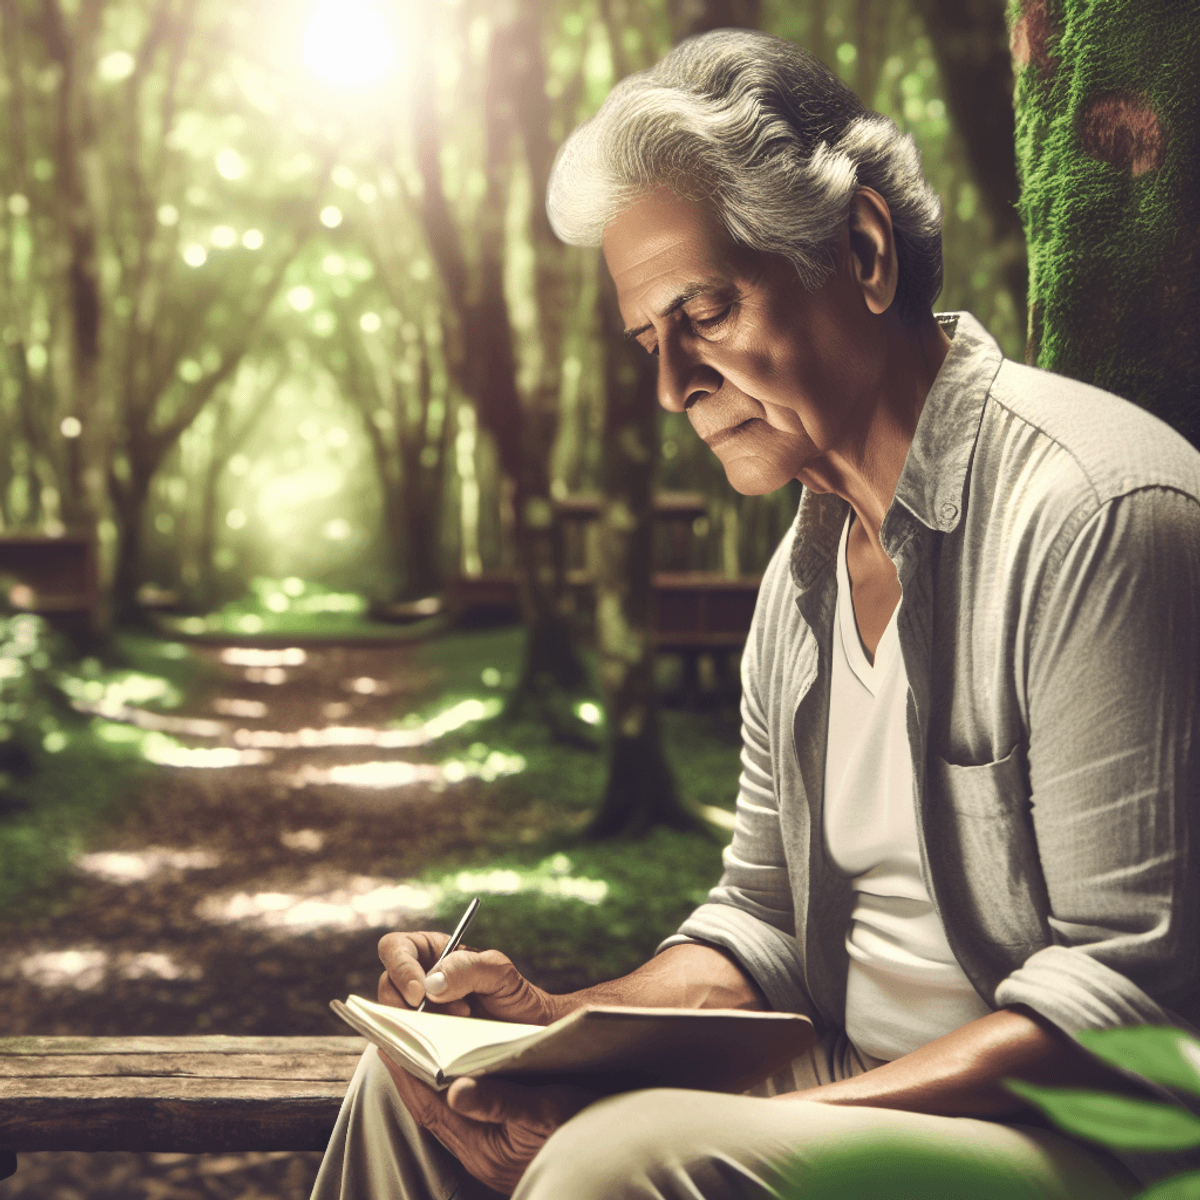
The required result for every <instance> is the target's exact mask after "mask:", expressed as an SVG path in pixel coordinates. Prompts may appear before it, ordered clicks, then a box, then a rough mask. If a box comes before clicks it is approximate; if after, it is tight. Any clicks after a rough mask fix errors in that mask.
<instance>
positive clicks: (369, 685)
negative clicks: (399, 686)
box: [342, 675, 392, 696]
mask: <svg viewBox="0 0 1200 1200" xmlns="http://www.w3.org/2000/svg"><path fill="white" fill-rule="evenodd" d="M342 687H343V688H345V689H346V691H348V692H354V693H355V694H356V695H359V696H386V695H387V694H388V692H390V691H391V690H392V688H391V685H390V684H388V683H386V682H385V681H384V680H382V679H372V678H371V677H370V676H369V675H360V676H359V677H358V678H357V679H343V680H342Z"/></svg>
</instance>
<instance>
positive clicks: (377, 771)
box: [0, 646, 544, 1200]
mask: <svg viewBox="0 0 1200 1200" xmlns="http://www.w3.org/2000/svg"><path fill="white" fill-rule="evenodd" d="M199 653H201V654H202V655H204V656H206V657H207V658H209V659H210V660H211V661H212V662H213V663H214V665H215V666H216V667H217V669H218V671H219V673H220V678H219V686H214V687H212V688H210V689H205V690H203V691H202V692H201V693H199V694H197V695H196V696H194V697H192V698H191V699H190V706H189V709H188V712H187V713H185V714H179V715H182V716H185V717H191V718H194V719H197V720H201V721H209V722H211V721H216V722H219V723H220V728H221V732H220V733H219V734H218V735H217V736H215V737H214V736H213V728H215V727H212V728H207V732H206V735H205V736H194V737H190V738H189V737H187V736H181V738H180V740H181V741H183V742H184V743H185V744H190V745H193V746H195V747H205V746H207V747H210V748H211V747H214V746H219V747H222V748H223V749H224V750H225V754H224V759H225V760H229V759H231V758H234V757H236V756H240V757H241V758H242V759H243V760H254V759H258V760H260V761H243V762H242V763H241V764H239V765H234V766H220V767H215V766H214V767H168V768H163V769H162V770H161V771H156V772H155V773H154V774H153V776H152V777H150V778H149V779H147V780H146V781H145V782H144V783H143V784H142V785H140V786H139V789H138V792H137V794H136V796H134V797H133V798H132V802H131V804H130V806H129V809H128V815H127V817H126V819H124V820H123V822H122V823H121V824H120V825H119V826H117V827H115V828H112V829H111V830H109V831H108V832H107V833H106V834H105V835H104V837H103V838H102V839H101V840H100V841H99V842H98V843H97V844H95V845H94V846H93V847H92V850H91V853H90V854H89V855H88V856H86V857H85V858H84V859H82V860H81V862H80V864H79V867H78V869H77V871H76V872H75V873H74V874H73V876H72V878H71V879H70V880H68V881H67V882H66V883H65V884H64V887H63V891H62V894H61V896H60V898H59V900H58V901H57V902H56V903H55V904H54V905H53V906H52V908H51V909H50V910H49V911H46V912H44V913H39V914H34V915H31V916H28V917H26V918H24V919H22V920H21V921H20V922H13V921H11V920H10V921H8V922H7V923H5V924H4V925H3V926H0V936H2V937H3V940H4V943H5V954H4V956H3V961H2V963H0V1011H3V1012H4V1013H5V1014H6V1020H5V1021H4V1026H5V1029H6V1032H7V1033H8V1034H10V1035H11V1034H76V1035H105V1034H108V1035H131V1034H139V1033H141V1034H187V1033H225V1034H319V1033H343V1032H345V1031H344V1030H343V1029H342V1028H341V1027H340V1025H339V1023H338V1022H337V1020H336V1018H334V1017H333V1016H332V1014H331V1013H330V1012H329V1010H328V1007H327V1006H328V1001H329V1000H330V998H331V997H334V996H344V995H345V994H346V993H347V992H350V991H355V992H359V993H362V994H365V995H374V989H375V981H376V979H377V977H378V967H377V965H376V959H375V944H376V942H377V941H378V938H379V935H380V933H381V932H383V931H384V930H385V929H387V928H406V927H408V928H419V927H423V926H427V925H428V924H429V900H428V897H427V896H425V895H423V893H422V891H421V888H420V886H419V884H418V877H419V876H420V875H421V874H422V872H423V871H424V870H425V867H426V864H428V863H429V862H431V861H436V860H438V859H443V858H445V857H446V856H453V857H456V858H457V857H460V856H461V857H464V858H466V857H470V856H478V855H480V854H486V850H487V847H488V846H489V845H490V846H495V845H502V844H504V843H506V842H508V841H510V840H511V839H512V838H513V837H514V836H516V835H517V833H518V831H519V830H520V829H521V828H522V827H525V826H526V825H528V824H530V823H531V822H532V823H534V824H536V823H538V822H539V821H542V820H544V814H542V813H539V812H538V811H537V806H536V803H535V802H533V801H529V802H528V803H527V804H526V802H525V801H518V800H513V799H510V800H508V801H500V802H498V801H497V799H496V791H495V790H494V789H488V788H486V785H483V784H481V783H479V782H478V781H477V780H472V779H466V780H463V781H461V782H454V783H453V784H452V785H447V783H446V782H445V781H444V780H442V779H439V778H438V775H437V771H436V768H435V767H434V766H433V765H432V764H433V763H434V762H435V760H436V755H435V753H434V752H433V750H432V749H431V748H428V747H426V748H422V747H421V746H419V745H417V746H396V745H394V744H392V745H387V744H385V745H380V744H378V742H379V740H380V738H379V737H377V736H376V735H377V734H382V733H383V731H384V730H385V729H386V727H387V726H388V724H389V722H392V721H393V720H394V718H396V717H397V715H400V714H403V713H404V712H405V711H414V710H415V709H416V708H417V707H418V706H420V705H422V704H427V703H428V702H429V701H430V699H431V698H432V697H433V696H435V695H436V689H437V684H438V680H437V678H436V677H435V676H434V675H433V674H432V673H431V672H430V671H428V670H423V669H421V668H418V667H417V666H416V665H415V663H414V654H413V650H412V648H411V647H407V646H396V647H386V648H375V647H372V648H361V647H360V648H353V649H352V648H345V647H342V648H320V649H308V650H307V651H306V652H305V653H304V655H303V661H302V662H301V661H298V660H299V659H300V657H301V656H300V654H299V653H297V652H296V651H292V652H291V656H290V658H288V659H286V660H284V659H282V658H280V657H279V656H277V657H276V658H271V657H270V655H269V654H268V655H267V656H266V657H264V656H263V653H262V652H259V653H258V655H257V656H256V655H255V654H251V655H249V656H247V655H245V654H244V653H243V654H241V655H240V656H239V655H238V654H236V653H235V654H233V655H232V656H231V655H230V654H229V653H228V651H226V652H225V654H224V658H225V659H229V658H230V657H232V658H233V659H234V661H233V662H229V661H222V651H221V649H220V648H206V649H204V650H202V651H199ZM197 728H198V729H199V728H200V727H199V726H198V727H197ZM339 730H341V731H345V730H359V731H363V732H361V733H344V732H341V733H339V732H336V731H339ZM301 731H309V732H307V733H302V732H301ZM405 736H408V735H397V734H396V733H392V734H390V735H385V736H384V737H383V739H382V740H383V741H384V742H385V743H386V742H387V741H388V740H389V739H390V741H391V742H392V743H394V742H396V741H397V740H404V737H405ZM355 739H358V741H359V742H360V743H361V744H356V745H345V744H343V745H337V744H322V743H337V742H339V741H341V742H346V741H353V740H355ZM372 739H374V741H375V743H376V744H371V740H372ZM408 740H410V741H414V740H418V738H417V734H413V735H412V736H409V737H408ZM235 751H236V755H235V754H234V752H235ZM214 757H218V758H219V757H220V756H214ZM368 764H371V765H368ZM406 764H407V765H406ZM397 780H400V781H401V782H400V784H399V785H396V781H397ZM406 780H407V782H405V781H406ZM364 782H365V783H367V784H370V783H372V782H373V783H376V784H378V783H380V782H384V783H390V786H383V787H380V786H363V784H364ZM318 1162H319V1155H305V1154H286V1155H263V1154H259V1155H223V1156H182V1155H162V1154H158V1155H155V1154H109V1155H85V1154H30V1155H23V1156H22V1157H21V1165H20V1169H19V1170H18V1173H17V1175H16V1176H14V1177H13V1178H11V1179H9V1180H7V1181H5V1182H0V1200H18V1198H20V1200H33V1198H34V1197H36V1198H37V1200H84V1198H86V1200H141V1198H143V1197H145V1198H146V1200H193V1198H197V1197H214V1198H215V1197H219V1198H221V1200H266V1198H268V1197H271V1198H278V1200H292V1198H293V1197H296V1198H300V1197H307V1195H308V1191H309V1188H310V1187H311V1181H312V1178H313V1176H314V1174H315V1171H316V1165H317V1163H318Z"/></svg>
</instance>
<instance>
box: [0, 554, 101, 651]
mask: <svg viewBox="0 0 1200 1200" xmlns="http://www.w3.org/2000/svg"><path fill="white" fill-rule="evenodd" d="M0 578H3V579H5V580H6V581H7V585H6V587H5V592H6V595H5V597H4V598H5V599H6V600H7V601H8V603H9V604H10V605H11V606H12V607H13V608H15V609H19V610H21V611H24V612H31V613H36V614H37V615H38V616H40V617H45V618H46V620H47V621H49V622H50V623H51V624H52V625H54V626H55V627H57V628H59V629H61V630H62V631H63V632H64V633H67V634H69V635H71V636H73V637H86V635H88V634H89V633H91V632H92V631H93V630H94V629H95V626H96V619H97V615H98V613H99V609H100V586H99V579H98V576H97V573H96V548H95V544H94V542H93V540H92V539H91V538H90V537H82V536H70V535H69V536H64V537H46V536H44V535H41V534H6V535H5V536H3V537H0Z"/></svg>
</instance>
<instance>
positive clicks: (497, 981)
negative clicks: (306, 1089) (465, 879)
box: [378, 933, 556, 1025]
mask: <svg viewBox="0 0 1200 1200" xmlns="http://www.w3.org/2000/svg"><path fill="white" fill-rule="evenodd" d="M446 941H447V937H446V935H445V934H444V933H389V934H385V935H384V937H382V938H381V939H380V941H379V958H380V961H381V962H382V963H383V965H384V968H385V970H386V974H387V976H388V982H387V983H386V984H385V982H384V980H383V979H380V981H379V989H378V995H379V999H380V1003H381V1004H391V1005H393V1006H395V1007H405V1008H416V1007H417V1005H419V1004H420V1003H421V1001H422V1000H423V999H426V998H427V999H428V1001H429V1003H430V1004H435V1005H437V1006H438V1011H440V1012H445V1013H451V1014H453V1015H455V1016H468V1015H470V1014H471V1013H472V1012H474V1013H475V1015H479V1016H489V1017H493V1018H498V1019H500V1020H504V1021H521V1022H525V1023H527V1024H530V1025H548V1024H550V1022H551V1021H553V1020H554V1017H555V1015H556V1014H555V1013H554V1012H553V1011H551V1000H552V998H551V997H549V996H548V995H547V994H546V993H545V992H543V991H542V990H541V989H540V988H535V987H534V986H533V985H532V984H531V983H529V982H528V980H526V979H524V978H523V977H522V976H521V974H520V972H518V970H517V969H516V967H514V966H513V964H512V962H511V961H510V960H509V959H508V957H507V956H506V955H504V954H501V953H500V952H499V951H498V950H472V949H469V948H468V947H466V946H462V947H460V948H459V949H458V950H455V951H454V953H453V954H450V955H448V956H447V957H446V958H445V960H444V961H442V962H440V963H439V962H437V958H438V955H439V954H440V953H441V951H442V948H443V947H444V946H445V944H446ZM434 963H437V967H436V969H434ZM427 971H428V972H429V973H428V976H427V975H426V972H427ZM468 998H469V1002H468Z"/></svg>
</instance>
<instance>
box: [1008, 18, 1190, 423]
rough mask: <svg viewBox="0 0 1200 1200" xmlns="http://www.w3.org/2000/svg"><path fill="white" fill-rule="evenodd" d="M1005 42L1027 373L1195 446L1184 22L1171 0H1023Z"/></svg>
mask: <svg viewBox="0 0 1200 1200" xmlns="http://www.w3.org/2000/svg"><path fill="white" fill-rule="evenodd" d="M1012 16H1013V19H1014V20H1015V21H1017V22H1019V23H1020V24H1019V27H1018V29H1017V37H1016V39H1015V40H1016V44H1017V46H1018V47H1019V48H1022V49H1024V48H1026V47H1027V48H1028V49H1029V50H1030V54H1029V63H1028V65H1026V66H1025V67H1024V68H1023V69H1021V70H1019V72H1018V77H1017V85H1016V96H1015V104H1016V113H1017V133H1016V148H1017V158H1018V164H1019V167H1020V172H1021V176H1022V188H1023V191H1022V198H1021V205H1020V207H1021V212H1022V216H1023V218H1024V221H1025V225H1026V233H1027V237H1028V242H1029V267H1030V293H1029V295H1030V312H1031V316H1030V361H1033V362H1035V363H1036V364H1037V365H1038V366H1041V367H1045V368H1048V369H1050V370H1054V371H1058V372H1061V373H1063V374H1066V375H1070V376H1073V377H1075V378H1077V379H1082V380H1084V381H1086V382H1090V383H1095V384H1097V385H1098V386H1100V387H1104V388H1106V389H1108V390H1110V391H1114V392H1116V393H1118V394H1119V395H1123V396H1125V397H1126V398H1128V399H1131V400H1134V401H1135V402H1137V403H1139V404H1141V405H1142V406H1143V407H1145V408H1147V409H1149V410H1150V411H1151V412H1154V413H1156V414H1157V415H1158V416H1160V417H1162V418H1163V419H1164V420H1167V421H1168V422H1169V423H1170V424H1172V425H1174V426H1175V427H1176V428H1177V429H1179V430H1180V431H1181V432H1183V433H1184V434H1185V435H1186V436H1190V437H1192V438H1193V440H1195V435H1196V434H1197V433H1198V432H1200V423H1198V421H1197V417H1196V414H1195V411H1194V410H1195V408H1196V405H1197V400H1198V399H1200V397H1198V396H1197V387H1198V386H1200V354H1198V349H1200V315H1198V309H1200V305H1198V301H1200V270H1198V267H1200V245H1198V237H1200V228H1198V227H1200V197H1198V194H1197V184H1198V183H1200V166H1198V157H1200V156H1198V153H1197V150H1198V140H1200V97H1198V93H1197V89H1196V87H1195V86H1194V73H1195V64H1196V62H1197V59H1198V57H1200V14H1198V13H1197V10H1196V9H1195V8H1194V6H1193V7H1190V8H1189V7H1187V6H1184V7H1183V8H1181V7H1180V6H1179V5H1178V4H1176V3H1174V2H1173V0H1136V2H1135V0H1024V3H1023V4H1020V5H1017V6H1014V9H1013V13H1012Z"/></svg>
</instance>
